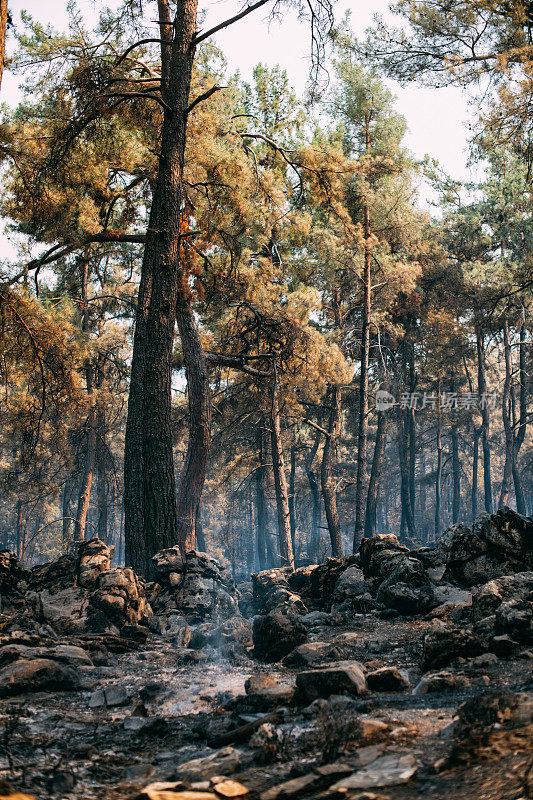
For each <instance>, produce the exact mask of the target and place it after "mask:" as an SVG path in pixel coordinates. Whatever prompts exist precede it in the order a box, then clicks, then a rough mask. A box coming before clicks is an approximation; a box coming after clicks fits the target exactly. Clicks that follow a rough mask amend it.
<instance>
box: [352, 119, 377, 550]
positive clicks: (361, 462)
mask: <svg viewBox="0 0 533 800" xmlns="http://www.w3.org/2000/svg"><path fill="white" fill-rule="evenodd" d="M365 136H366V150H367V151H368V150H369V148H370V116H369V112H367V113H366V114H365ZM363 232H364V240H365V245H364V247H365V253H364V267H363V308H362V325H361V371H360V376H359V422H358V432H357V474H356V479H355V528H354V537H353V552H354V553H357V551H358V550H359V545H360V543H361V538H362V536H363V532H364V525H365V485H366V460H367V452H366V451H367V440H368V363H369V351H370V304H371V289H372V284H371V272H370V264H371V259H372V253H371V245H370V236H371V230H370V205H369V203H368V200H367V198H365V199H364V202H363Z"/></svg>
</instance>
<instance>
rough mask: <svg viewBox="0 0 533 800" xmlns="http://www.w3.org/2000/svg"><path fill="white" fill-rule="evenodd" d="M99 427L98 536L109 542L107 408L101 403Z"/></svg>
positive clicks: (97, 426)
mask: <svg viewBox="0 0 533 800" xmlns="http://www.w3.org/2000/svg"><path fill="white" fill-rule="evenodd" d="M96 428H97V436H98V439H97V443H96V453H97V466H98V528H97V530H98V538H99V539H101V540H102V541H103V542H107V538H108V485H107V467H108V455H107V447H106V422H105V410H104V408H103V407H102V406H101V405H99V406H98V410H97V413H96Z"/></svg>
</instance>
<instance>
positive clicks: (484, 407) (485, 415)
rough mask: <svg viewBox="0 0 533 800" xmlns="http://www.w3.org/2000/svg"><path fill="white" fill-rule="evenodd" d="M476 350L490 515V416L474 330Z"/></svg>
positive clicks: (480, 351) (478, 335) (479, 342)
mask: <svg viewBox="0 0 533 800" xmlns="http://www.w3.org/2000/svg"><path fill="white" fill-rule="evenodd" d="M476 349H477V376H478V377H477V387H478V395H479V401H480V407H481V447H482V450H483V489H484V494H485V511H486V512H487V513H488V514H492V511H493V503H492V481H491V474H490V441H489V435H490V415H489V403H488V396H487V381H486V377H485V355H484V352H483V338H482V334H481V330H480V329H479V328H477V329H476Z"/></svg>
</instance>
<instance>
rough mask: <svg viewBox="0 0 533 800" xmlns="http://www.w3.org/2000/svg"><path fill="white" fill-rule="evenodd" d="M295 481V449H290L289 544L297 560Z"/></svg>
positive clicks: (293, 447)
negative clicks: (290, 543)
mask: <svg viewBox="0 0 533 800" xmlns="http://www.w3.org/2000/svg"><path fill="white" fill-rule="evenodd" d="M295 480H296V447H295V445H293V446H292V447H291V469H290V472H289V515H290V524H291V542H292V552H293V553H294V558H295V559H296V558H297V551H296V503H295V496H294V495H295Z"/></svg>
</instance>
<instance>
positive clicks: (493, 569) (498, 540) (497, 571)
mask: <svg viewBox="0 0 533 800" xmlns="http://www.w3.org/2000/svg"><path fill="white" fill-rule="evenodd" d="M455 528H456V530H454V531H453V532H452V533H451V534H450V535H449V537H448V538H449V545H448V549H447V560H446V564H447V568H446V576H448V577H449V578H451V579H453V580H455V581H457V582H458V583H460V584H462V585H464V586H475V585H478V584H481V583H486V582H487V580H490V579H492V578H498V577H501V576H503V575H511V574H513V573H516V572H527V571H528V570H532V569H533V520H531V519H529V518H527V517H522V516H521V515H520V514H517V513H516V512H515V511H513V510H512V509H510V508H506V507H504V508H500V509H499V510H498V511H497V512H496V513H495V514H492V515H491V514H486V513H484V514H480V515H479V516H478V517H477V519H476V521H475V522H474V525H473V527H472V531H470V530H469V529H468V528H465V527H464V526H462V527H458V526H455ZM446 576H445V577H446Z"/></svg>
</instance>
